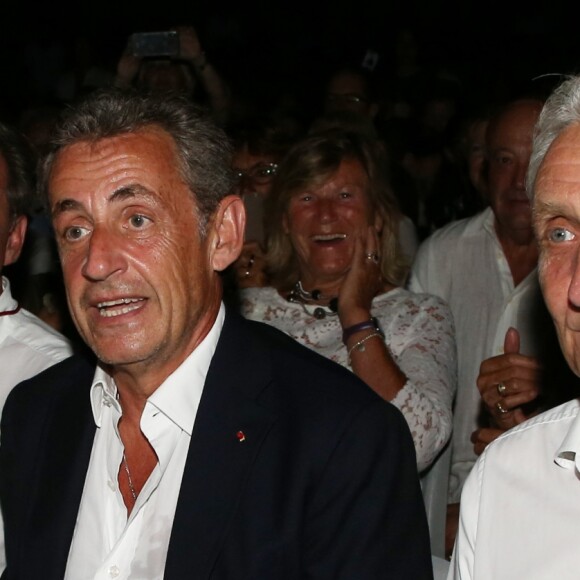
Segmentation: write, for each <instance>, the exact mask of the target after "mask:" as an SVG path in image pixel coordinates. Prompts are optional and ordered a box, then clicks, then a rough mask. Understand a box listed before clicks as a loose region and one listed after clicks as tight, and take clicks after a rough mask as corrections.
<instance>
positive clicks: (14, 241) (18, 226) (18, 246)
mask: <svg viewBox="0 0 580 580" xmlns="http://www.w3.org/2000/svg"><path fill="white" fill-rule="evenodd" d="M27 225H28V218H27V217H26V216H24V215H20V216H18V217H17V218H16V219H15V220H14V221H13V222H12V225H11V227H10V232H9V233H8V240H6V252H5V253H4V266H8V265H9V264H13V263H14V262H16V260H18V257H19V256H20V252H21V251H22V246H24V238H25V236H26V226H27Z"/></svg>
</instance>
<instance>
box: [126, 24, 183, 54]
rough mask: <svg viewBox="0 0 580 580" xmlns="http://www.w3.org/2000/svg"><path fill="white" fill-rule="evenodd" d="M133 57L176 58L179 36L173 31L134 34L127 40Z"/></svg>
mask: <svg viewBox="0 0 580 580" xmlns="http://www.w3.org/2000/svg"><path fill="white" fill-rule="evenodd" d="M129 44H130V48H131V53H132V54H133V55H134V56H139V57H146V56H176V55H177V54H179V36H178V34H177V32H176V31H175V30H168V31H165V32H136V33H135V34H132V35H131V37H130V40H129Z"/></svg>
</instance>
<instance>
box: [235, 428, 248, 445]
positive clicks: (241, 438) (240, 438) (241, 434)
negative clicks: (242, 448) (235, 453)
mask: <svg viewBox="0 0 580 580" xmlns="http://www.w3.org/2000/svg"><path fill="white" fill-rule="evenodd" d="M236 437H237V438H238V441H239V442H240V443H243V442H244V441H245V440H246V436H245V435H244V432H243V431H238V432H237V433H236Z"/></svg>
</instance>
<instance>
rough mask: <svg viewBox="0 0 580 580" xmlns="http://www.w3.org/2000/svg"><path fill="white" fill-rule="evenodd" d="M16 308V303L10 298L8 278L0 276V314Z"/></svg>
mask: <svg viewBox="0 0 580 580" xmlns="http://www.w3.org/2000/svg"><path fill="white" fill-rule="evenodd" d="M16 308H18V302H17V301H16V300H14V298H13V297H12V293H11V292H10V282H9V281H8V278H6V277H5V276H2V294H0V312H6V311H8V310H15V309H16Z"/></svg>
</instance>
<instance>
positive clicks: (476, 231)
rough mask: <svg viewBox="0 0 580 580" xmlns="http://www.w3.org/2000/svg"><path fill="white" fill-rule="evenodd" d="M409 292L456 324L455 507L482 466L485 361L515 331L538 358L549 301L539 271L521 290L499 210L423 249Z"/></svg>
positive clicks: (452, 228)
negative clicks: (440, 304)
mask: <svg viewBox="0 0 580 580" xmlns="http://www.w3.org/2000/svg"><path fill="white" fill-rule="evenodd" d="M409 287H410V289H411V290H413V291H415V292H428V293H431V294H435V295H436V296H439V297H441V298H443V300H445V301H446V302H447V303H448V304H449V306H450V308H451V311H452V313H453V318H454V322H455V333H456V338H457V371H458V373H457V395H456V399H455V406H454V413H453V435H452V457H451V475H450V482H449V502H450V503H454V502H458V501H459V498H460V494H461V488H462V485H463V482H464V481H465V478H466V477H467V474H468V473H469V471H470V470H471V468H472V467H473V464H474V463H475V460H476V459H477V456H476V455H475V453H474V451H473V443H472V442H471V439H470V437H471V434H472V433H473V431H475V430H476V429H477V428H478V416H479V413H480V408H481V396H480V394H479V390H478V388H477V384H476V381H477V377H478V375H479V368H480V365H481V363H482V361H484V360H485V359H487V358H489V357H492V356H496V355H499V354H503V345H504V339H505V334H506V332H507V330H508V329H509V328H510V326H513V327H514V328H517V329H518V331H519V333H520V338H521V349H520V352H521V353H522V354H526V355H529V356H536V355H537V354H539V348H540V347H541V340H542V336H541V333H538V332H537V327H535V326H534V324H535V322H534V320H535V318H534V315H533V313H534V312H535V311H536V309H537V308H538V305H539V304H542V303H543V301H542V296H541V292H540V287H539V283H538V277H537V270H536V269H534V270H533V271H532V272H531V273H530V274H528V276H527V277H526V278H525V279H524V280H522V282H520V284H518V285H517V286H514V282H513V278H512V274H511V271H510V268H509V264H508V262H507V259H506V257H505V255H504V253H503V250H502V247H501V244H500V242H499V240H498V238H497V234H496V232H495V227H494V214H493V211H492V210H491V209H490V208H487V209H486V210H484V211H483V212H481V213H479V214H477V215H476V216H474V217H472V218H467V219H464V220H459V221H456V222H452V223H451V224H449V225H448V226H445V227H443V228H441V229H440V230H438V231H437V232H435V233H434V234H433V235H432V236H431V237H430V238H428V239H427V240H425V242H423V244H422V245H421V247H420V248H419V251H418V253H417V256H416V258H415V261H414V263H413V268H412V271H411V276H410V280H409Z"/></svg>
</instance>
